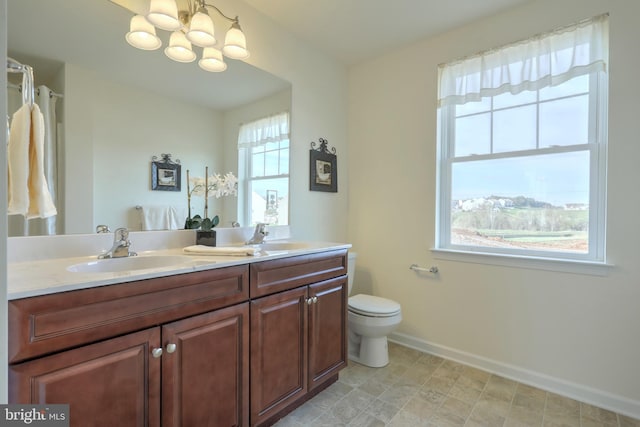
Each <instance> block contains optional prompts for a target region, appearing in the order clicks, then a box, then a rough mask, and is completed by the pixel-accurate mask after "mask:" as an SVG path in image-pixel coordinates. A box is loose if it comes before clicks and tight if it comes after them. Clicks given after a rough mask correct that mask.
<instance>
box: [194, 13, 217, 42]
mask: <svg viewBox="0 0 640 427" xmlns="http://www.w3.org/2000/svg"><path fill="white" fill-rule="evenodd" d="M187 39H189V41H190V42H191V43H193V44H194V45H196V46H200V47H210V46H213V45H215V44H216V37H215V35H214V32H213V21H212V20H211V17H210V16H209V14H208V13H207V11H206V9H204V8H200V10H198V11H197V12H196V13H195V14H194V15H193V16H192V17H191V24H190V25H189V31H188V32H187Z"/></svg>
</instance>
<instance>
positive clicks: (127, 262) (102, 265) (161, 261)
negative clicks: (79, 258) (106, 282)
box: [67, 255, 191, 273]
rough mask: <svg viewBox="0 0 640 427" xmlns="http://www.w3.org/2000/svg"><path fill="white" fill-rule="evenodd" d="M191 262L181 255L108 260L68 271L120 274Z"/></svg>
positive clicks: (79, 266) (74, 267)
mask: <svg viewBox="0 0 640 427" xmlns="http://www.w3.org/2000/svg"><path fill="white" fill-rule="evenodd" d="M190 261H191V258H190V257H188V256H180V255H158V256H141V257H137V256H133V257H127V258H107V259H97V260H94V261H88V262H81V263H79V264H74V265H70V266H69V267H67V271H70V272H72V273H118V272H122V271H133V270H146V269H150V268H163V267H171V266H175V265H180V264H186V263H188V262H190Z"/></svg>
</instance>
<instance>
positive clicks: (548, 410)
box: [545, 393, 580, 419]
mask: <svg viewBox="0 0 640 427" xmlns="http://www.w3.org/2000/svg"><path fill="white" fill-rule="evenodd" d="M546 414H549V415H550V416H553V417H560V416H562V417H569V418H578V419H579V418H580V402H578V401H577V400H573V399H571V398H569V397H564V396H560V395H558V394H555V393H548V394H547V405H546V407H545V415H546Z"/></svg>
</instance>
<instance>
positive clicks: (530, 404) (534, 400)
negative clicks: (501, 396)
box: [511, 391, 546, 414]
mask: <svg viewBox="0 0 640 427" xmlns="http://www.w3.org/2000/svg"><path fill="white" fill-rule="evenodd" d="M545 403H546V399H545V398H541V397H539V396H531V395H530V394H520V393H518V392H517V391H516V394H515V396H513V400H512V401H511V406H512V407H513V408H520V409H526V410H528V411H533V412H539V413H540V414H542V413H543V412H544V407H545Z"/></svg>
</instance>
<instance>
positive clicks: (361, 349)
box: [349, 336, 389, 368]
mask: <svg viewBox="0 0 640 427" xmlns="http://www.w3.org/2000/svg"><path fill="white" fill-rule="evenodd" d="M358 338H359V341H360V342H359V343H358V342H357V341H355V340H349V359H350V360H353V361H354V362H357V363H360V364H361V365H365V366H369V367H371V368H382V367H384V366H387V365H388V364H389V346H388V344H387V337H386V336H384V337H376V338H367V337H363V336H359V337H358Z"/></svg>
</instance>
